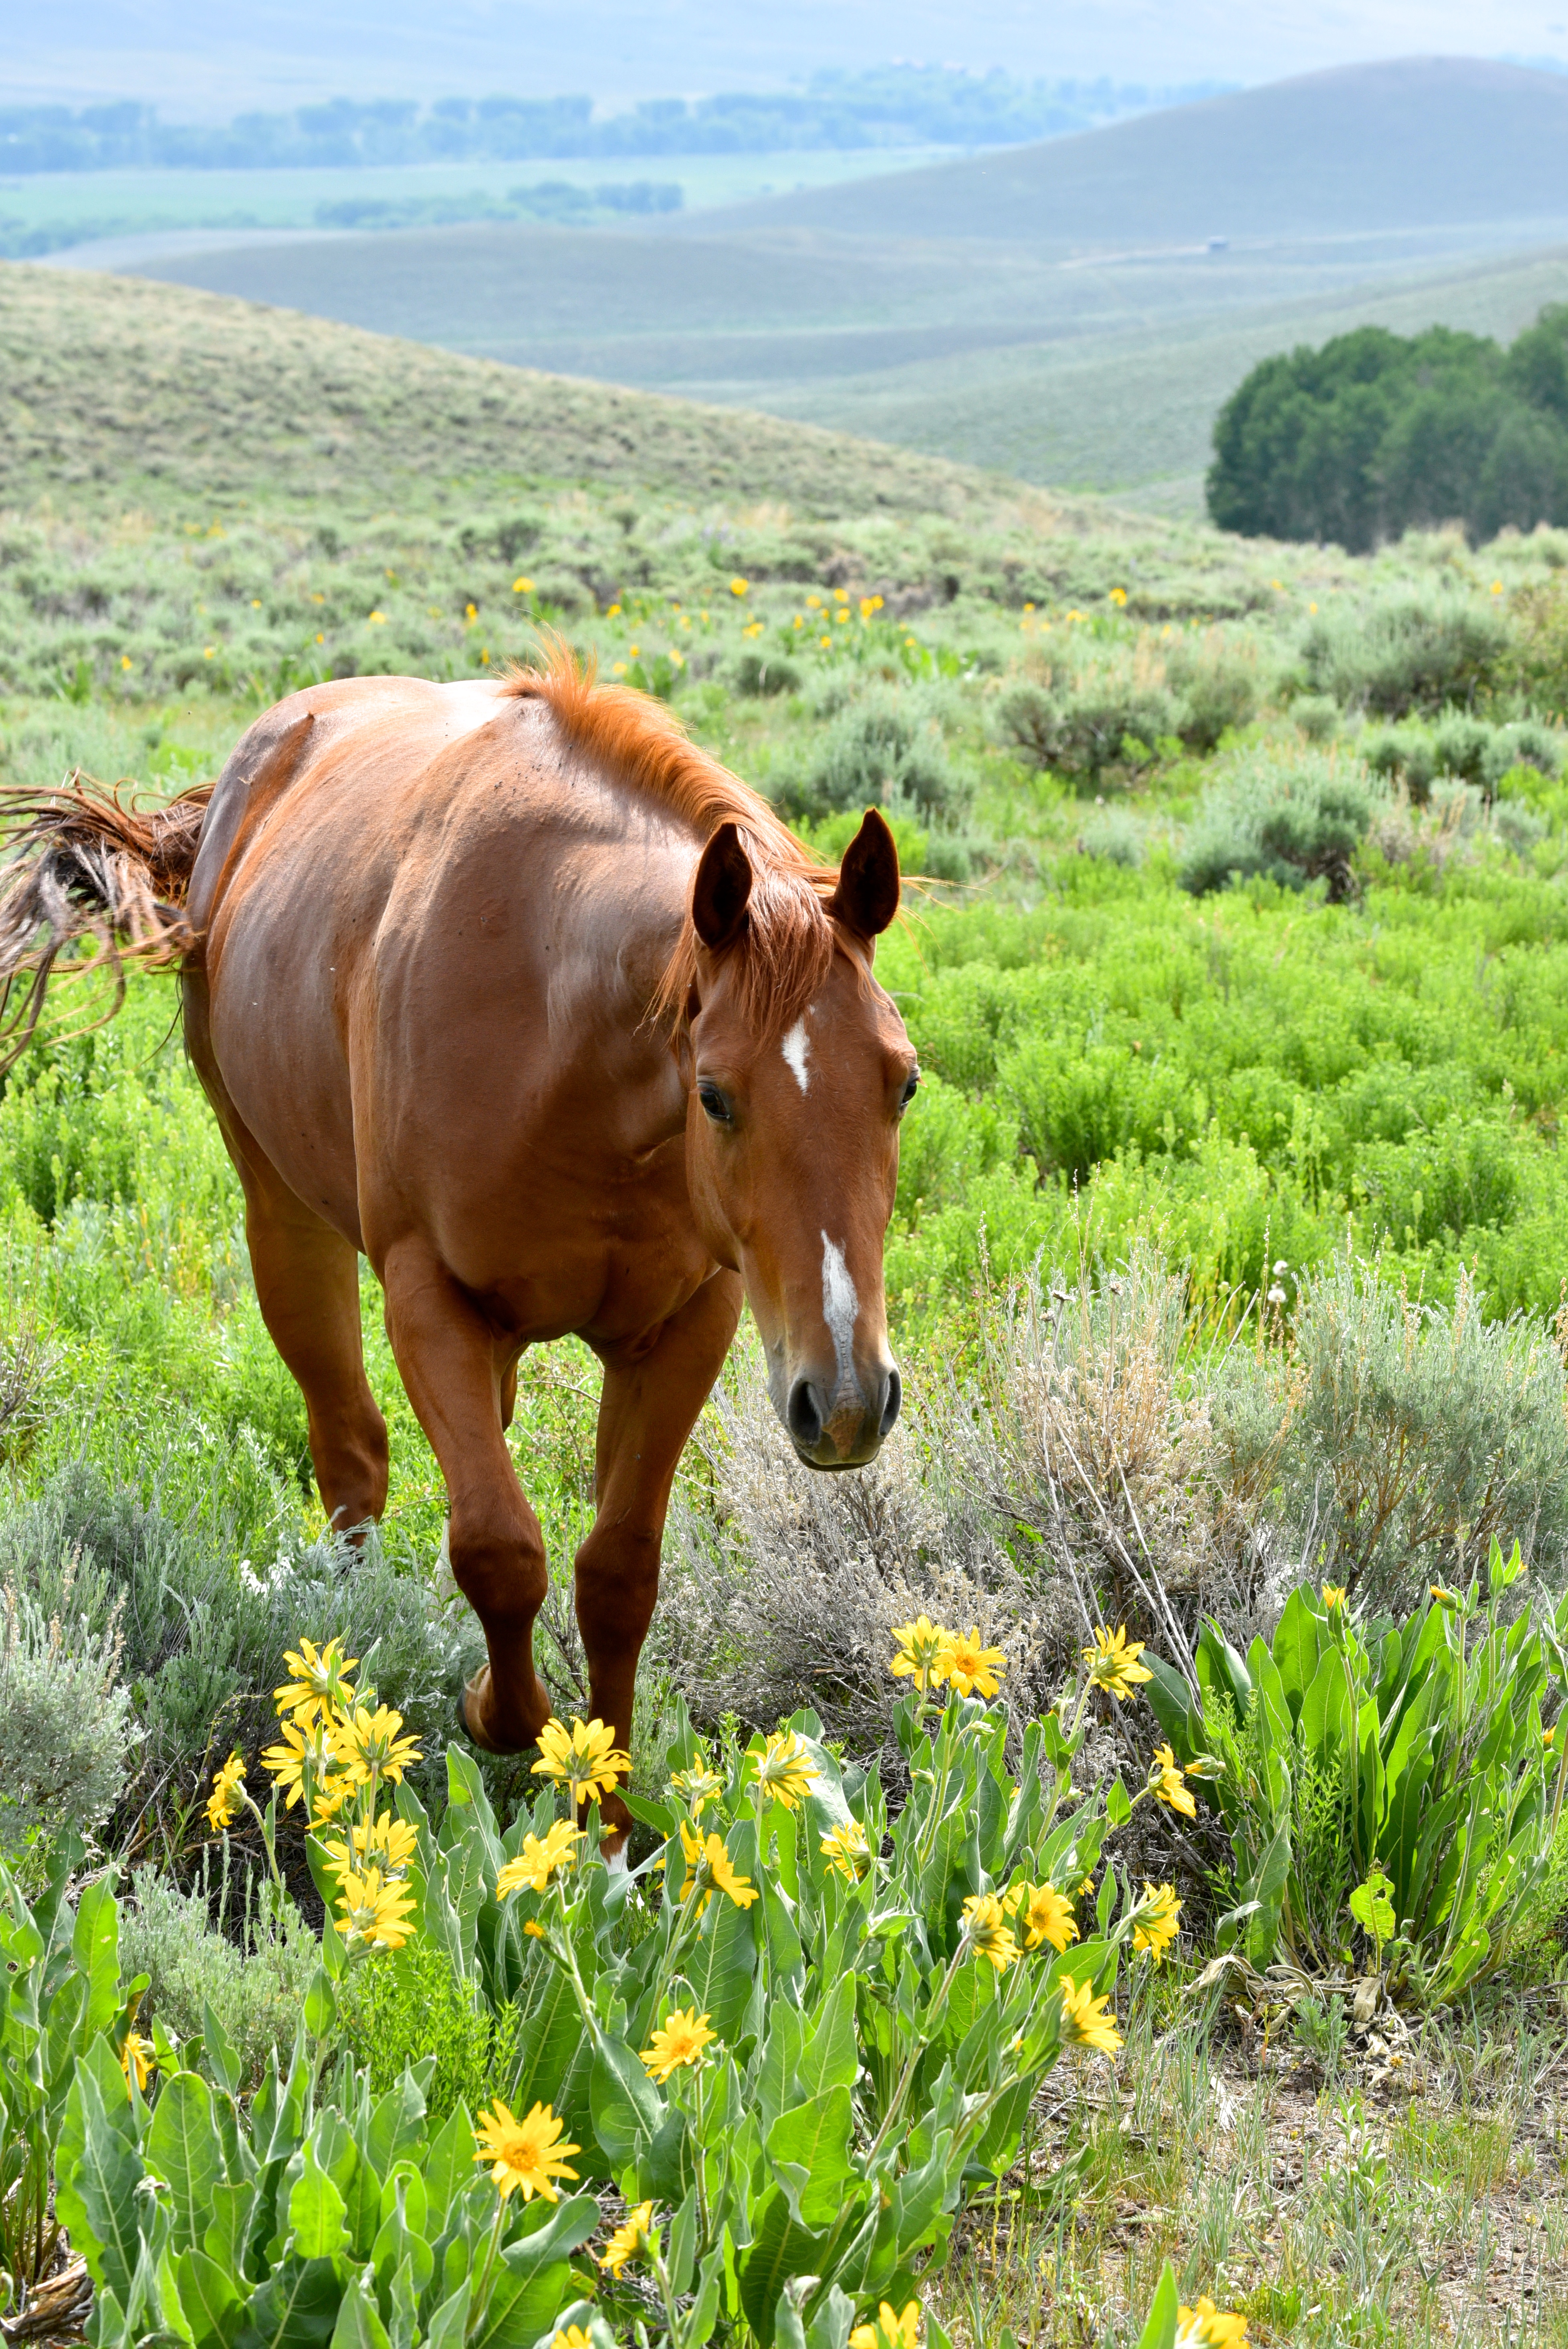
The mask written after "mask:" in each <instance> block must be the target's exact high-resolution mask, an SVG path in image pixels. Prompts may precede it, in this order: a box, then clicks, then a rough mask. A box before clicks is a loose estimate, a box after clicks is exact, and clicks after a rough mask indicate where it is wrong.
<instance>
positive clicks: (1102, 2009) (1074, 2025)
mask: <svg viewBox="0 0 1568 2349" xmlns="http://www.w3.org/2000/svg"><path fill="white" fill-rule="evenodd" d="M1059 1987H1060V1990H1061V1993H1062V2037H1063V2039H1064V2040H1065V2041H1066V2042H1067V2044H1068V2046H1069V2047H1095V2048H1098V2049H1099V2053H1100V2054H1102V2055H1114V2054H1115V2053H1116V2051H1117V2049H1118V2048H1119V2046H1120V2044H1121V2033H1120V2032H1119V2030H1118V2029H1117V2027H1116V2025H1115V2023H1113V2022H1112V2021H1111V2019H1110V2016H1109V2014H1108V2013H1106V2009H1107V2007H1108V2006H1109V2003H1110V1999H1109V1992H1108V1993H1107V1995H1106V1996H1105V1997H1104V1998H1096V1996H1095V1994H1094V1983H1093V1982H1092V1980H1091V1981H1088V1982H1074V1980H1073V1978H1072V1976H1071V1974H1063V1975H1062V1976H1061V1977H1060V1978H1059Z"/></svg>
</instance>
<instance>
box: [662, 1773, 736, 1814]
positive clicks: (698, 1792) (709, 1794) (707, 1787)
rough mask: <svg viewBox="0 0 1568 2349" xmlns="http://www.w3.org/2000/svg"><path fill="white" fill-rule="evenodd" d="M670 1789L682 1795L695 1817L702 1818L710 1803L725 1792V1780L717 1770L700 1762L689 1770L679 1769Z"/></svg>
mask: <svg viewBox="0 0 1568 2349" xmlns="http://www.w3.org/2000/svg"><path fill="white" fill-rule="evenodd" d="M670 1790H671V1792H672V1793H673V1794H676V1795H679V1796H680V1798H681V1800H682V1802H683V1803H684V1804H685V1805H686V1808H687V1810H688V1811H689V1812H690V1813H691V1815H692V1816H693V1818H694V1819H700V1818H701V1816H702V1815H703V1813H704V1811H706V1810H707V1806H708V1805H709V1803H716V1802H717V1800H718V1797H719V1796H720V1795H722V1794H723V1792H724V1780H723V1779H722V1778H721V1777H720V1776H719V1775H718V1773H717V1770H709V1769H707V1768H705V1766H704V1765H703V1764H701V1763H700V1762H699V1763H696V1764H693V1766H692V1767H691V1769H689V1770H677V1771H676V1774H675V1776H674V1777H673V1778H672V1779H671V1780H670Z"/></svg>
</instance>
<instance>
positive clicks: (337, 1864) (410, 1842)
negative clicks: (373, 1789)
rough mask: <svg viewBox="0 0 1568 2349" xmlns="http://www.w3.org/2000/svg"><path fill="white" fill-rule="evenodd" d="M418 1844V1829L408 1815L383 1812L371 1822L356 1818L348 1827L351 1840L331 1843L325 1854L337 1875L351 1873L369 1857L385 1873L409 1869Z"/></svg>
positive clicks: (393, 1873) (384, 1874)
mask: <svg viewBox="0 0 1568 2349" xmlns="http://www.w3.org/2000/svg"><path fill="white" fill-rule="evenodd" d="M418 1848H419V1830H418V1827H416V1826H412V1825H410V1823H409V1821H408V1820H407V1819H394V1818H390V1817H387V1816H382V1817H381V1818H378V1819H372V1820H371V1821H370V1822H369V1824H368V1825H366V1824H365V1823H364V1822H363V1821H355V1822H354V1823H353V1824H351V1825H350V1826H349V1829H348V1841H347V1842H346V1843H344V1842H343V1841H342V1840H341V1838H339V1839H337V1840H335V1841H334V1842H332V1843H329V1844H328V1845H327V1847H326V1857H327V1858H328V1860H329V1861H330V1863H331V1866H332V1870H333V1873H334V1875H335V1876H338V1877H344V1876H351V1875H353V1874H354V1873H355V1871H356V1869H358V1868H362V1867H363V1866H364V1864H365V1862H366V1860H367V1859H368V1860H370V1861H371V1862H372V1863H373V1865H374V1866H375V1867H377V1868H379V1869H380V1871H381V1873H382V1875H383V1876H385V1877H390V1876H402V1875H404V1874H406V1873H407V1867H408V1862H409V1861H410V1860H411V1859H412V1858H413V1857H414V1854H415V1853H416V1852H417V1851H418Z"/></svg>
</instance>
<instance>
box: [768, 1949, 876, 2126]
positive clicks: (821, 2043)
mask: <svg viewBox="0 0 1568 2349" xmlns="http://www.w3.org/2000/svg"><path fill="white" fill-rule="evenodd" d="M807 2030H808V2033H809V2035H808V2036H807V2038H806V2042H805V2044H804V2045H803V2047H802V2048H801V2050H800V2054H799V2059H798V2062H797V2064H796V2067H795V2068H796V2072H797V2075H798V2076H799V2082H800V2085H801V2087H802V2088H803V2089H804V2090H805V2092H806V2094H807V2095H819V2094H820V2091H821V2090H822V2089H824V2088H832V2087H837V2086H840V2085H842V2086H843V2087H846V2088H852V2087H853V2086H854V2084H855V2081H856V2079H857V2078H858V2077H859V2075H860V2068H861V2055H860V2049H859V2047H858V2046H857V2045H856V2044H855V1977H854V1975H853V1974H852V1973H845V1974H841V1975H840V1977H839V1979H838V1981H837V1982H835V1983H834V1985H833V1988H832V1989H831V1990H830V1992H829V1993H828V1997H827V2000H826V2002H824V2004H823V2006H822V2008H821V2010H820V2013H819V2014H818V2015H817V2017H816V2018H815V2020H814V2022H813V2021H810V2020H809V2022H808V2025H807ZM779 2101H780V2103H782V2101H783V2100H782V2098H780V2100H779Z"/></svg>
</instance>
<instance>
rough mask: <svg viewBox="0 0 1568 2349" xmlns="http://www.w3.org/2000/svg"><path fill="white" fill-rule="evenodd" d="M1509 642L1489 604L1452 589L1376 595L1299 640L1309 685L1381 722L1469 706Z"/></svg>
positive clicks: (1321, 620)
mask: <svg viewBox="0 0 1568 2349" xmlns="http://www.w3.org/2000/svg"><path fill="white" fill-rule="evenodd" d="M1507 645H1508V630H1507V626H1506V624H1505V622H1504V619H1503V616H1502V614H1501V612H1500V611H1498V610H1497V609H1496V607H1495V605H1493V604H1491V602H1490V601H1488V602H1487V603H1484V604H1483V603H1481V602H1480V601H1479V600H1477V599H1475V598H1473V597H1470V596H1466V595H1457V594H1453V593H1450V592H1442V593H1439V594H1435V595H1430V594H1429V595H1411V594H1409V593H1405V594H1401V595H1389V596H1386V597H1379V598H1378V599H1377V601H1376V602H1372V603H1366V604H1362V605H1356V606H1350V607H1347V608H1346V609H1343V610H1336V611H1334V612H1332V613H1322V614H1320V615H1319V616H1318V617H1317V618H1316V619H1315V620H1314V621H1313V622H1312V623H1311V624H1310V626H1308V628H1307V631H1306V634H1305V636H1304V637H1303V639H1302V647H1301V659H1302V666H1303V668H1304V669H1305V673H1306V677H1307V680H1308V682H1309V684H1310V685H1311V686H1312V687H1313V688H1314V689H1315V691H1318V692H1323V693H1330V694H1332V695H1333V696H1334V698H1335V699H1336V701H1337V702H1338V703H1340V705H1341V706H1342V707H1343V708H1346V709H1367V710H1369V711H1370V712H1371V713H1372V715H1373V716H1374V717H1377V718H1402V717H1404V716H1405V715H1406V713H1407V712H1408V711H1409V710H1412V709H1423V710H1434V711H1435V710H1439V709H1443V707H1444V706H1445V704H1447V703H1449V702H1459V703H1468V702H1470V701H1471V700H1473V698H1474V697H1475V695H1476V694H1477V693H1478V692H1479V691H1480V689H1481V688H1483V687H1485V686H1487V685H1489V684H1490V683H1491V680H1492V678H1493V677H1494V676H1495V674H1496V672H1497V669H1498V667H1499V664H1500V662H1501V658H1502V656H1503V654H1504V652H1505V650H1506V648H1507Z"/></svg>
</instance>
